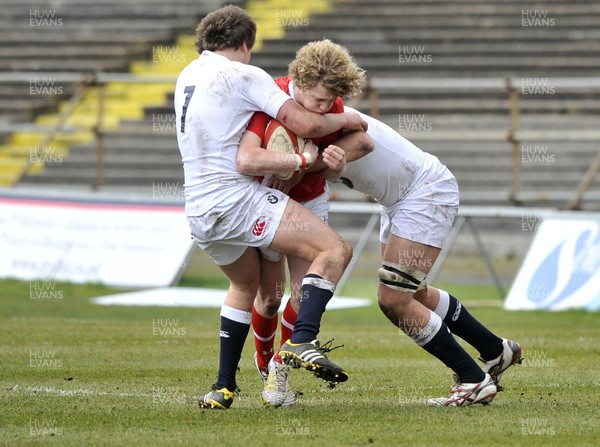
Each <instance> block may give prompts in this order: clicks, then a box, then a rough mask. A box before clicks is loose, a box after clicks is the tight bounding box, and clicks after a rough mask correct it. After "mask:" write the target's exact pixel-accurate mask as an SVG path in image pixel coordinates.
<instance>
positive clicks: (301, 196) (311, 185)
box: [247, 76, 344, 202]
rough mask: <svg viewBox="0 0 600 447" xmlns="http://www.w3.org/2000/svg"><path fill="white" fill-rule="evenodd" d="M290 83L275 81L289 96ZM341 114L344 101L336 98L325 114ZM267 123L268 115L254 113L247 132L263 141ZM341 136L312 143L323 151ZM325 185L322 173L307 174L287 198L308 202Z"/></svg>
mask: <svg viewBox="0 0 600 447" xmlns="http://www.w3.org/2000/svg"><path fill="white" fill-rule="evenodd" d="M290 81H291V79H290V77H289V76H284V77H281V78H277V79H275V82H276V83H277V85H278V86H279V87H280V88H281V89H282V90H283V91H284V92H286V93H287V94H288V95H289V94H290V89H289V86H290ZM343 112H344V101H343V100H342V98H340V97H339V96H338V97H337V98H336V99H335V101H333V104H332V106H331V108H330V109H329V110H328V111H327V113H343ZM269 121H271V117H270V116H269V115H267V114H266V113H263V112H256V113H255V114H254V115H253V116H252V119H251V120H250V122H249V123H248V128H247V130H250V131H252V132H254V133H255V134H256V135H258V136H259V137H260V139H261V140H263V141H264V138H265V129H266V127H267V124H269ZM341 136H342V131H341V130H338V131H337V132H333V133H330V134H329V135H325V136H324V137H320V138H313V139H312V141H313V143H314V144H315V145H316V146H317V147H318V148H319V149H320V150H323V149H325V148H326V147H327V146H329V145H330V144H331V143H333V142H334V141H336V140H338V139H339V138H340V137H341ZM325 183H326V180H325V177H324V176H323V173H322V171H319V172H309V173H307V174H305V175H304V177H302V180H300V182H299V183H298V184H297V185H296V186H294V187H293V188H292V189H291V190H290V192H289V196H290V197H291V198H292V199H294V200H296V201H297V202H306V201H308V200H312V199H314V198H315V197H318V196H320V195H321V194H323V192H325Z"/></svg>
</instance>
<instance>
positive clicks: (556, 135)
mask: <svg viewBox="0 0 600 447" xmlns="http://www.w3.org/2000/svg"><path fill="white" fill-rule="evenodd" d="M40 77H44V78H47V79H52V80H53V81H54V82H58V83H70V84H76V85H77V86H78V88H77V89H76V90H75V92H74V94H73V96H72V97H71V98H70V99H69V100H68V102H67V106H66V107H64V108H63V110H62V112H61V113H60V114H59V116H58V120H57V122H56V124H55V125H54V126H51V127H39V128H36V127H35V126H31V125H28V124H27V125H26V124H24V123H19V124H13V125H7V126H4V129H3V130H4V131H5V132H9V131H11V130H19V129H21V128H23V127H24V126H26V127H27V130H28V131H30V132H31V131H39V132H44V133H45V137H44V139H43V143H44V144H43V145H48V144H49V143H50V142H51V141H52V140H53V139H54V138H55V137H56V136H57V135H58V134H59V133H61V132H70V131H74V130H77V129H74V128H72V127H70V128H67V127H65V123H66V121H67V119H68V118H69V116H71V114H72V113H73V111H74V110H75V109H76V108H77V105H78V104H79V103H80V102H81V100H82V99H83V98H84V97H85V96H86V95H87V94H88V93H89V89H90V88H91V87H96V88H97V89H98V93H97V101H98V108H97V116H96V124H95V125H94V126H93V127H92V128H91V129H89V128H88V129H86V130H88V131H92V132H93V134H94V138H95V142H96V144H95V147H96V175H95V181H94V187H95V188H99V187H100V186H102V185H103V181H104V136H105V133H104V128H103V119H104V102H105V94H104V87H105V86H106V84H108V83H110V82H120V83H132V84H152V83H173V86H174V85H175V80H176V77H175V76H139V75H132V74H127V73H72V72H57V73H48V72H46V73H44V72H0V84H2V83H31V82H32V80H34V79H36V78H40ZM547 82H548V85H551V86H552V88H555V89H569V90H589V89H592V90H600V77H595V78H549V79H547ZM523 83H524V80H523V78H439V79H421V78H371V79H370V80H369V84H368V87H367V89H366V95H367V96H368V101H369V105H370V114H371V115H372V116H374V117H377V116H378V115H379V98H380V96H381V95H382V94H385V93H386V92H399V91H402V90H406V91H415V90H422V91H427V92H435V91H440V92H441V91H458V90H463V91H464V90H466V91H469V90H470V91H475V90H477V91H484V92H489V93H490V94H491V93H498V92H505V93H506V95H507V98H508V99H509V103H510V108H509V118H510V120H509V127H508V129H506V131H505V132H503V133H502V134H501V135H500V136H499V135H498V133H493V132H484V133H483V135H482V134H478V138H479V139H485V140H487V141H506V142H507V143H509V144H510V145H511V148H512V150H511V154H512V155H511V159H512V163H511V164H512V182H511V184H512V187H511V191H510V193H509V199H510V200H512V201H513V202H514V203H517V202H518V200H517V194H518V192H519V189H520V183H521V145H520V142H521V141H523V140H524V139H528V140H532V139H539V140H545V141H551V140H556V141H558V140H560V141H600V129H588V130H586V131H581V130H577V131H572V132H566V131H560V132H548V131H544V132H542V131H539V132H536V131H523V130H521V129H520V122H521V116H520V114H521V113H520V112H521V110H520V99H521V91H522V89H523ZM354 102H355V101H353V103H354ZM444 137H445V138H448V139H449V140H456V139H460V138H464V137H465V135H464V134H460V133H458V134H457V132H446V133H445V134H444ZM28 169H29V167H25V168H24V170H23V172H22V173H21V176H20V178H22V177H23V176H24V175H25V174H26V173H27V171H28ZM598 172H600V153H599V154H598V156H597V157H596V159H595V160H594V162H593V163H591V164H590V167H589V169H588V171H587V173H586V174H585V175H584V176H583V177H582V179H581V181H580V183H579V185H578V187H577V188H576V190H575V191H574V193H573V195H572V197H571V199H570V200H569V201H568V203H567V205H566V209H576V208H578V207H579V206H580V205H581V202H582V199H583V197H584V194H585V193H586V191H587V190H588V189H589V187H590V186H591V185H592V183H593V181H594V179H595V177H596V176H597V175H598Z"/></svg>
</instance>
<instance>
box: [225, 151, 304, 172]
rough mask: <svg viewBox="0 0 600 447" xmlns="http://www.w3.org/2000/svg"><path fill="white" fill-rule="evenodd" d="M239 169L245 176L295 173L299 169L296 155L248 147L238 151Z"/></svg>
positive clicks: (237, 163)
mask: <svg viewBox="0 0 600 447" xmlns="http://www.w3.org/2000/svg"><path fill="white" fill-rule="evenodd" d="M236 165H237V169H238V171H239V172H240V174H244V175H268V174H275V173H277V172H285V171H295V170H297V168H298V156H297V155H296V154H278V153H275V152H270V151H266V150H264V149H262V148H259V147H254V148H249V147H246V148H244V149H242V148H241V147H240V150H239V151H238V155H237V158H236Z"/></svg>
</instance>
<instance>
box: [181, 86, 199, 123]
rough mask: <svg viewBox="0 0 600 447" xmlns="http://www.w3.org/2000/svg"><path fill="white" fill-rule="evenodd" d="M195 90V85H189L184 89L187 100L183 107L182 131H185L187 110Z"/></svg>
mask: <svg viewBox="0 0 600 447" xmlns="http://www.w3.org/2000/svg"><path fill="white" fill-rule="evenodd" d="M194 90H196V86H195V85H188V86H187V87H186V88H184V89H183V92H184V93H185V101H184V102H183V108H182V109H181V133H185V114H186V112H187V108H188V104H189V103H190V99H192V95H193V94H194Z"/></svg>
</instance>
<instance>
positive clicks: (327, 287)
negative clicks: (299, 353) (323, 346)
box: [292, 273, 335, 343]
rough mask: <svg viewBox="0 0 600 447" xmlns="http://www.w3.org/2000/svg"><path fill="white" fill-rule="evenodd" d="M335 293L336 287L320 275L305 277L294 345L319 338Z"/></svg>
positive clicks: (293, 338)
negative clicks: (324, 314) (326, 309)
mask: <svg viewBox="0 0 600 447" xmlns="http://www.w3.org/2000/svg"><path fill="white" fill-rule="evenodd" d="M334 291H335V285H334V284H333V283H331V282H330V281H327V280H326V279H323V278H322V277H320V276H319V275H315V274H313V273H309V274H308V275H306V276H305V277H304V280H303V281H302V295H301V297H300V310H299V311H298V318H297V320H296V323H295V324H294V332H292V343H306V342H310V341H313V340H314V339H316V338H317V335H318V334H319V329H320V327H321V318H322V316H323V313H324V312H325V307H326V306H327V303H328V302H329V300H330V299H331V297H332V296H333V292H334Z"/></svg>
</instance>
